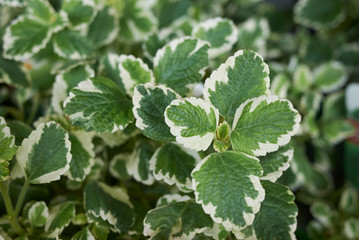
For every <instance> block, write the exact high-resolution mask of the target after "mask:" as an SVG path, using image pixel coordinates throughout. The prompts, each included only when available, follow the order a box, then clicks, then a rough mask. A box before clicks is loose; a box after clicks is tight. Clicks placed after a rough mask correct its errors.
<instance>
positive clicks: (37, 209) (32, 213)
mask: <svg viewBox="0 0 359 240" xmlns="http://www.w3.org/2000/svg"><path fill="white" fill-rule="evenodd" d="M48 217H49V209H48V208H47V206H46V203H45V202H43V201H41V202H36V203H34V204H32V205H31V207H30V208H29V211H28V218H29V221H30V223H31V225H32V226H35V227H42V226H44V225H45V224H46V222H47V220H48Z"/></svg>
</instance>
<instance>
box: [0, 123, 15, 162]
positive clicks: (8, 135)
mask: <svg viewBox="0 0 359 240" xmlns="http://www.w3.org/2000/svg"><path fill="white" fill-rule="evenodd" d="M0 125H5V127H4V128H3V130H2V132H3V133H4V135H5V136H4V138H12V140H11V144H10V146H9V147H10V148H12V147H14V146H15V137H14V136H13V135H11V131H10V128H9V127H8V126H7V125H6V121H5V118H3V117H2V116H0ZM2 160H3V159H0V161H2Z"/></svg>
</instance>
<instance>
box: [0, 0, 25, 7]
mask: <svg viewBox="0 0 359 240" xmlns="http://www.w3.org/2000/svg"><path fill="white" fill-rule="evenodd" d="M0 4H1V5H7V6H10V7H23V6H24V5H25V4H26V1H25V0H0Z"/></svg>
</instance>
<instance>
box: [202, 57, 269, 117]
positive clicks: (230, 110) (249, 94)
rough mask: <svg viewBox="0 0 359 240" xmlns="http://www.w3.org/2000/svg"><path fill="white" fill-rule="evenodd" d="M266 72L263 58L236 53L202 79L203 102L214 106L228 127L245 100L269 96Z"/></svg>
mask: <svg viewBox="0 0 359 240" xmlns="http://www.w3.org/2000/svg"><path fill="white" fill-rule="evenodd" d="M269 93H270V91H269V69H268V65H267V64H266V63H265V62H264V61H263V58H262V57H261V56H260V55H258V54H257V53H255V52H253V51H250V50H239V51H238V52H236V53H235V54H234V56H232V57H229V58H228V59H227V61H226V62H225V63H224V64H222V65H221V66H219V68H218V69H217V70H215V71H213V72H212V74H211V76H210V77H209V78H207V79H206V82H205V89H204V90H203V96H204V99H206V100H207V101H208V102H211V103H212V104H213V106H215V107H216V108H217V109H218V110H219V113H220V114H221V116H223V117H224V119H225V120H226V121H227V122H228V123H232V121H233V118H234V115H235V112H236V109H237V108H238V107H239V106H240V105H241V104H242V103H244V102H245V101H246V100H247V99H249V98H254V97H259V96H261V95H264V94H269Z"/></svg>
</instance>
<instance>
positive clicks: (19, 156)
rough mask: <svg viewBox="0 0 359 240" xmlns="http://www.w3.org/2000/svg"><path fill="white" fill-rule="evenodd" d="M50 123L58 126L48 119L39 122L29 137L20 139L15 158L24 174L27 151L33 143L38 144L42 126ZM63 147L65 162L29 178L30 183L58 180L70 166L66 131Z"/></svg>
mask: <svg viewBox="0 0 359 240" xmlns="http://www.w3.org/2000/svg"><path fill="white" fill-rule="evenodd" d="M52 124H55V125H56V128H60V126H59V124H57V123H56V122H54V121H50V122H47V123H41V124H39V126H37V128H36V129H35V130H34V131H32V132H31V134H30V136H29V137H27V138H25V139H24V140H23V141H22V144H21V146H20V147H19V148H18V151H17V153H16V160H17V162H18V163H19V166H20V168H21V170H22V172H23V174H24V176H26V174H25V168H26V165H27V162H28V160H29V159H28V155H29V153H30V152H31V150H32V148H33V146H34V145H35V144H38V142H39V141H40V139H41V136H42V134H43V129H44V127H45V126H47V127H49V126H50V125H52ZM65 147H66V148H67V153H66V161H67V164H66V165H65V166H64V167H62V168H60V169H57V170H55V171H52V172H49V173H46V174H44V175H42V176H41V177H38V178H36V179H33V180H31V183H33V184H41V183H49V182H52V181H57V180H60V177H61V175H63V174H64V173H65V172H66V171H67V170H68V169H69V168H70V161H71V159H72V155H71V153H70V149H71V142H70V141H69V134H68V133H67V132H66V133H65Z"/></svg>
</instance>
